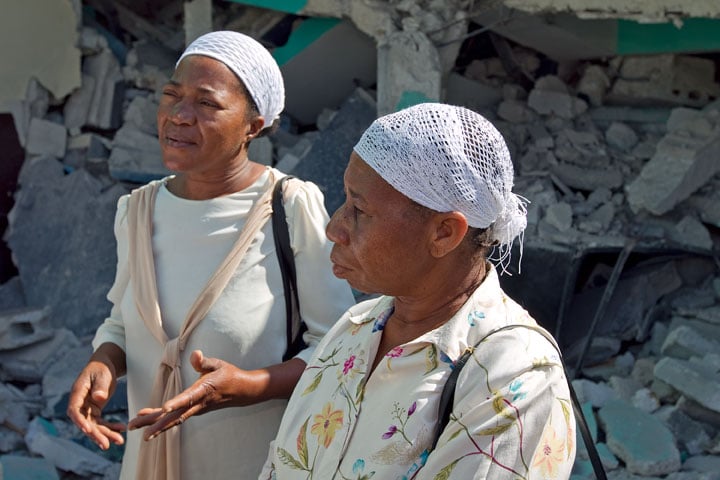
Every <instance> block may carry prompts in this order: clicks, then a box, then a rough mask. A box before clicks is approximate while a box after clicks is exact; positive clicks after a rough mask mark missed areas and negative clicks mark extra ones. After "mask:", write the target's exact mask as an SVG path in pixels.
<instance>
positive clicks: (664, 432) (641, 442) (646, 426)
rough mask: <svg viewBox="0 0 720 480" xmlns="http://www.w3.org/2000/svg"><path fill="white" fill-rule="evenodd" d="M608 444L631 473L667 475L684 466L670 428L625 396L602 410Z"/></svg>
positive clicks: (601, 416)
mask: <svg viewBox="0 0 720 480" xmlns="http://www.w3.org/2000/svg"><path fill="white" fill-rule="evenodd" d="M598 419H599V422H600V425H602V427H603V429H604V430H605V433H606V435H607V446H608V448H610V450H611V451H612V452H613V453H614V454H615V455H617V457H618V458H620V459H621V460H622V461H623V462H625V465H626V466H627V470H628V472H630V473H636V474H638V475H643V476H651V475H666V474H669V473H673V472H676V471H678V470H680V466H681V462H680V451H679V450H678V449H677V447H676V446H675V441H674V438H673V436H672V433H670V430H669V429H668V428H667V427H666V426H665V425H664V424H663V423H662V422H661V421H660V420H658V419H656V418H655V417H653V416H652V415H650V414H648V413H646V412H643V411H642V410H639V409H637V408H635V407H633V406H631V405H628V404H627V403H625V402H623V401H621V400H615V401H612V402H610V403H608V404H607V405H605V406H604V407H602V408H601V409H600V410H599V411H598Z"/></svg>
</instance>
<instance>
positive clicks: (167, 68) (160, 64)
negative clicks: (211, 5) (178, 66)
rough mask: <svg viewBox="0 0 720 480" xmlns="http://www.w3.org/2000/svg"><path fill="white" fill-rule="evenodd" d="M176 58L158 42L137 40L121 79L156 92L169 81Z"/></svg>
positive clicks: (173, 52)
mask: <svg viewBox="0 0 720 480" xmlns="http://www.w3.org/2000/svg"><path fill="white" fill-rule="evenodd" d="M237 31H243V30H237ZM178 56H179V54H178V52H176V51H174V50H170V49H169V48H167V47H165V46H163V45H162V44H160V43H158V42H152V41H149V40H147V39H141V40H137V41H135V42H134V43H133V45H132V48H130V50H129V51H128V53H127V57H126V58H125V65H124V66H123V68H122V72H123V77H125V79H126V80H127V81H128V82H129V83H130V84H132V85H133V86H135V87H136V88H140V89H143V90H148V91H151V92H156V91H158V90H159V89H160V88H162V86H163V85H164V84H165V83H167V81H168V80H169V79H170V76H171V75H172V72H173V70H174V69H175V62H176V61H177V58H178Z"/></svg>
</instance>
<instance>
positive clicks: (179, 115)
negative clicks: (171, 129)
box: [169, 101, 194, 124]
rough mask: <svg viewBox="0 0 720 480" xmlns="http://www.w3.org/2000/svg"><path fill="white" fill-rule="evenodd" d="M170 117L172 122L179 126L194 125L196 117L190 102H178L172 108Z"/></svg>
mask: <svg viewBox="0 0 720 480" xmlns="http://www.w3.org/2000/svg"><path fill="white" fill-rule="evenodd" d="M169 117H170V120H172V121H173V122H175V123H177V124H189V123H192V119H193V117H194V113H193V111H192V106H191V105H190V104H189V102H185V101H179V102H176V103H175V104H173V105H172V106H171V107H170V112H169Z"/></svg>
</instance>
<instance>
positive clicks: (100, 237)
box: [6, 157, 128, 335]
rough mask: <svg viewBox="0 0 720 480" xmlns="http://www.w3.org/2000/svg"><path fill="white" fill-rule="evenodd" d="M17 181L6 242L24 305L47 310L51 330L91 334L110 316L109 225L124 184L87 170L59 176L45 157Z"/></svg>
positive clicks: (111, 243) (58, 169) (112, 265)
mask: <svg viewBox="0 0 720 480" xmlns="http://www.w3.org/2000/svg"><path fill="white" fill-rule="evenodd" d="M19 183H20V188H19V190H18V193H17V196H16V202H15V206H14V207H13V210H12V212H11V218H10V226H9V229H8V232H7V236H6V241H7V243H8V245H9V246H10V248H11V249H12V251H13V256H14V259H15V262H16V265H17V268H18V271H19V272H20V278H21V280H22V283H23V288H24V292H25V297H26V301H27V304H28V305H30V306H49V307H50V308H51V313H50V315H51V317H50V325H51V326H53V327H65V328H69V329H70V330H72V331H74V332H75V333H77V334H78V335H81V334H85V333H91V332H94V330H95V328H97V326H98V325H99V324H100V323H101V322H102V321H103V319H104V318H105V317H106V316H107V314H108V313H109V311H110V303H109V302H108V301H107V299H106V295H107V292H108V290H109V289H110V286H111V285H112V282H113V279H114V277H115V267H116V265H115V264H116V252H115V239H114V235H113V222H114V218H115V210H116V206H117V199H118V198H119V197H120V196H121V195H123V194H125V193H127V192H128V189H127V187H125V186H123V185H121V184H115V185H113V186H111V187H110V188H107V187H106V185H105V184H103V182H101V181H100V180H98V179H97V178H95V177H93V176H92V175H90V174H89V173H88V172H87V171H85V170H76V171H75V172H72V173H70V174H69V175H65V174H64V173H63V167H62V164H61V163H60V162H58V161H56V160H54V159H52V158H49V157H38V158H36V159H33V160H32V161H30V162H26V164H25V166H24V167H23V170H22V172H21V177H20V180H19ZM38 238H45V239H46V242H43V243H38V242H37V241H36V239H38Z"/></svg>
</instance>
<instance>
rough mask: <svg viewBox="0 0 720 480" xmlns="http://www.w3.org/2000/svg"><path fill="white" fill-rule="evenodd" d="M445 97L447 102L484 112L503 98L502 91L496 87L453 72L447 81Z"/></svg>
mask: <svg viewBox="0 0 720 480" xmlns="http://www.w3.org/2000/svg"><path fill="white" fill-rule="evenodd" d="M444 98H445V100H444V101H445V103H449V104H451V105H460V106H463V107H466V108H469V109H470V110H473V111H476V112H482V111H484V110H486V109H488V108H490V107H493V106H495V105H497V104H498V103H499V102H500V101H501V100H502V93H501V91H500V90H499V89H497V88H495V87H491V86H488V85H485V84H483V83H481V82H477V81H474V80H471V79H469V78H467V77H465V76H463V75H460V74H457V73H454V72H452V73H450V74H449V75H448V77H447V80H446V81H445V95H444Z"/></svg>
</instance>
